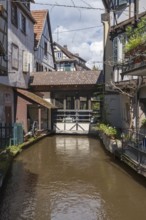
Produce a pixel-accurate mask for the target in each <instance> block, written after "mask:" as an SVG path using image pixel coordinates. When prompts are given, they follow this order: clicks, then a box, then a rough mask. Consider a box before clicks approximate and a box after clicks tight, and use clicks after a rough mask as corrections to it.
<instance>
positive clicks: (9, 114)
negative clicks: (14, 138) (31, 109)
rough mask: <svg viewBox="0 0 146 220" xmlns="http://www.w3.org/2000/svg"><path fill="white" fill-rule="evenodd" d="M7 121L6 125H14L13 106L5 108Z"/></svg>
mask: <svg viewBox="0 0 146 220" xmlns="http://www.w3.org/2000/svg"><path fill="white" fill-rule="evenodd" d="M5 120H6V124H12V108H11V106H5Z"/></svg>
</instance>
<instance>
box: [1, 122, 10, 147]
mask: <svg viewBox="0 0 146 220" xmlns="http://www.w3.org/2000/svg"><path fill="white" fill-rule="evenodd" d="M12 133H13V126H12V124H4V123H0V148H4V147H7V146H9V142H10V139H11V138H12Z"/></svg>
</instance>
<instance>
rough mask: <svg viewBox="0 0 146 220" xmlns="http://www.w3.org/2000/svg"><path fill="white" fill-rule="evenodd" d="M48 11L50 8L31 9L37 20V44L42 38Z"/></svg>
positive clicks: (35, 28)
mask: <svg viewBox="0 0 146 220" xmlns="http://www.w3.org/2000/svg"><path fill="white" fill-rule="evenodd" d="M47 13H48V10H35V11H31V14H32V16H33V18H34V19H35V21H36V24H35V25H34V34H35V46H37V45H38V42H39V41H40V39H41V36H42V32H43V29H44V24H45V20H46V16H47Z"/></svg>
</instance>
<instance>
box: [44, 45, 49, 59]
mask: <svg viewBox="0 0 146 220" xmlns="http://www.w3.org/2000/svg"><path fill="white" fill-rule="evenodd" d="M47 53H48V47H47V42H44V55H45V56H46V57H47Z"/></svg>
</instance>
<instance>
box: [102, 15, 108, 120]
mask: <svg viewBox="0 0 146 220" xmlns="http://www.w3.org/2000/svg"><path fill="white" fill-rule="evenodd" d="M101 21H102V23H103V75H104V88H103V103H104V102H105V100H104V99H105V96H104V95H105V90H106V85H105V84H106V81H107V80H106V79H107V77H106V70H107V68H106V63H105V61H106V52H107V51H106V46H107V42H108V37H109V13H108V12H107V13H105V14H103V15H102V16H101ZM103 106H104V104H103ZM102 118H103V120H105V114H104V109H103V111H102Z"/></svg>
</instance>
